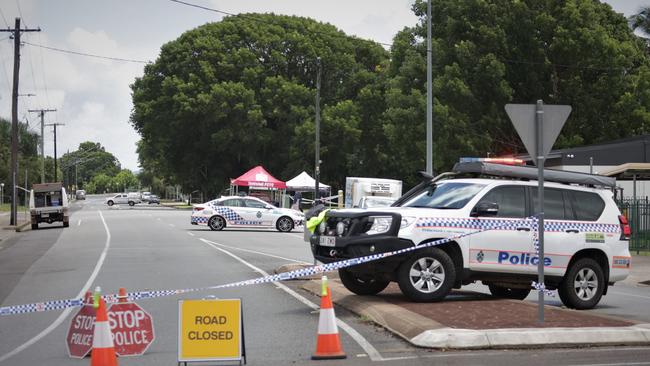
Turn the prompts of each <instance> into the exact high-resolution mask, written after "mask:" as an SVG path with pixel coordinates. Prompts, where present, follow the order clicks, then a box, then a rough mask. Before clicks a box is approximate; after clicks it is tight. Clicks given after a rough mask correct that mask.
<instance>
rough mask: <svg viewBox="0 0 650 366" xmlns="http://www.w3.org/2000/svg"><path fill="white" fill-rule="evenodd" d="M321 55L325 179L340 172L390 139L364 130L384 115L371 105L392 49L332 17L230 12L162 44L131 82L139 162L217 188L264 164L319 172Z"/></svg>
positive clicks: (287, 172)
mask: <svg viewBox="0 0 650 366" xmlns="http://www.w3.org/2000/svg"><path fill="white" fill-rule="evenodd" d="M318 58H320V62H321V65H322V89H321V90H322V91H321V105H322V112H323V113H322V117H323V119H322V133H321V144H322V146H323V151H322V157H321V159H322V160H323V161H324V162H325V163H324V165H323V166H324V168H323V175H322V177H323V179H324V180H330V179H332V180H340V179H341V177H344V176H345V173H346V171H347V167H349V166H351V165H352V166H355V165H357V164H356V161H363V160H372V159H374V157H370V158H368V159H364V157H365V155H367V154H372V153H374V151H373V150H374V149H375V148H376V144H377V142H378V141H381V138H380V136H373V135H371V134H370V133H369V132H368V131H366V133H365V134H364V132H361V130H360V127H363V126H365V125H369V124H372V123H375V124H377V123H378V121H373V120H372V119H373V118H374V117H375V116H376V115H377V113H376V112H375V113H369V112H368V111H366V110H365V109H364V108H362V105H363V103H368V102H369V101H371V100H372V97H373V95H372V93H373V85H374V84H375V83H376V79H377V77H378V76H377V72H376V68H377V66H378V65H381V64H382V63H384V62H385V61H386V60H387V52H386V51H385V50H384V49H383V48H381V47H380V46H379V45H377V44H375V43H371V42H367V41H362V40H358V39H355V38H353V37H348V36H346V35H345V34H343V33H342V32H340V31H339V30H337V29H336V28H335V27H333V26H331V25H329V24H323V23H318V22H316V21H313V20H310V19H306V18H299V17H289V16H278V15H272V14H243V15H238V16H232V17H227V18H225V19H224V20H223V21H221V22H218V23H210V24H206V25H203V26H201V27H198V28H196V29H193V30H191V31H188V32H186V33H184V34H183V35H181V36H180V37H179V38H178V39H177V40H175V41H172V42H169V43H167V44H165V45H164V46H163V47H162V49H161V52H160V56H159V58H158V59H157V60H156V62H155V63H153V64H151V65H147V66H146V67H145V73H144V75H143V76H142V77H141V78H138V79H137V80H136V81H135V83H134V84H133V85H132V89H133V102H134V110H133V113H132V116H131V122H132V124H133V126H134V127H135V128H136V130H137V131H138V132H139V133H140V135H141V137H142V140H141V143H140V144H139V146H138V152H139V156H140V163H141V165H142V166H143V168H144V169H145V170H147V171H152V172H155V174H156V175H157V176H159V177H161V178H164V179H165V180H166V181H167V182H169V183H176V184H181V185H182V186H183V187H184V188H185V189H190V188H191V189H197V188H198V189H201V190H202V191H203V192H206V193H209V194H214V193H215V192H218V191H219V190H220V189H221V188H223V187H224V186H227V185H228V183H229V180H228V179H229V178H234V177H237V176H238V175H240V174H242V173H243V172H245V171H246V170H247V169H249V168H250V167H252V166H255V165H258V164H262V165H264V166H265V167H267V168H268V170H269V171H271V172H272V173H273V174H275V175H278V176H280V177H282V178H290V177H291V176H292V175H295V174H297V173H299V172H300V171H302V170H307V171H313V166H314V158H313V151H314V150H313V149H314V96H315V89H316V85H315V84H316V75H317V68H318V63H317V59H318ZM378 101H379V103H381V100H380V99H379V100H378ZM375 109H376V108H375ZM339 128H342V130H339ZM369 131H372V132H373V133H378V134H380V135H381V134H382V132H381V128H375V129H374V130H369Z"/></svg>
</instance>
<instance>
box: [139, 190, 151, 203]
mask: <svg viewBox="0 0 650 366" xmlns="http://www.w3.org/2000/svg"><path fill="white" fill-rule="evenodd" d="M150 196H151V192H142V193H141V194H140V199H141V200H142V202H149V197H150Z"/></svg>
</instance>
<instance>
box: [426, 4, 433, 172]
mask: <svg viewBox="0 0 650 366" xmlns="http://www.w3.org/2000/svg"><path fill="white" fill-rule="evenodd" d="M431 52H433V51H432V50H431V0H427V173H429V174H431V175H433V90H432V85H431V83H432V76H431V68H432V66H431Z"/></svg>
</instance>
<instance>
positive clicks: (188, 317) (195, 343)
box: [178, 299, 246, 362]
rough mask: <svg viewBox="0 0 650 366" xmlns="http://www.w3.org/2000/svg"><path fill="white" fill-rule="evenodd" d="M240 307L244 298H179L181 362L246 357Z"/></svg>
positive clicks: (179, 357) (179, 350) (227, 359)
mask: <svg viewBox="0 0 650 366" xmlns="http://www.w3.org/2000/svg"><path fill="white" fill-rule="evenodd" d="M241 308H242V306H241V299H211V300H179V302H178V361H179V362H183V361H185V362H188V361H232V360H239V361H241V360H242V356H244V357H246V356H245V354H244V346H243V332H242V324H243V321H242V311H241ZM244 359H245V358H244Z"/></svg>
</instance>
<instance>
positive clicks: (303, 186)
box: [286, 172, 331, 191]
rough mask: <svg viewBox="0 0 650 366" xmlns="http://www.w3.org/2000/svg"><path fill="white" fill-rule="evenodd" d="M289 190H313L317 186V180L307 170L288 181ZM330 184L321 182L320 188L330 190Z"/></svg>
mask: <svg viewBox="0 0 650 366" xmlns="http://www.w3.org/2000/svg"><path fill="white" fill-rule="evenodd" d="M286 183H287V191H313V190H314V188H315V186H316V181H315V180H314V178H312V177H311V176H310V175H309V174H307V172H302V173H300V174H298V175H297V176H296V177H294V178H293V179H290V180H288V181H287V182H286ZM330 188H331V187H330V186H328V185H327V184H324V183H322V182H319V184H318V189H319V190H321V191H329V190H330Z"/></svg>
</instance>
